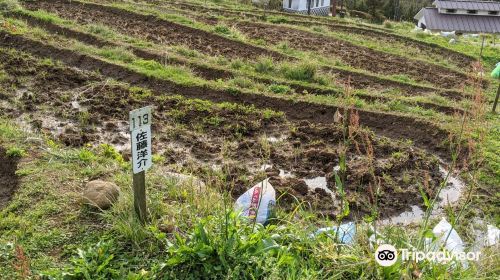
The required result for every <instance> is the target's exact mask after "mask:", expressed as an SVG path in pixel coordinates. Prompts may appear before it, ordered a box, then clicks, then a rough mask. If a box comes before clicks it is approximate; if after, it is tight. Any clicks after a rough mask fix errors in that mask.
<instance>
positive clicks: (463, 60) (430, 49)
mask: <svg viewBox="0 0 500 280" xmlns="http://www.w3.org/2000/svg"><path fill="white" fill-rule="evenodd" d="M147 2H155V3H156V4H158V5H165V4H169V5H172V6H175V7H182V8H184V9H187V10H190V11H192V10H196V11H200V12H205V13H206V12H211V13H212V15H213V14H214V13H215V14H218V15H223V16H231V17H241V16H244V17H246V18H251V19H254V20H265V19H266V15H269V14H270V13H271V14H275V15H281V16H283V18H279V19H276V21H277V22H279V23H286V24H293V25H300V26H307V27H309V26H325V27H328V28H329V29H330V30H332V31H334V32H337V31H340V32H343V33H348V34H358V35H362V36H366V37H367V38H370V39H373V38H375V39H378V40H384V41H386V42H387V43H391V42H397V43H401V44H403V45H405V46H408V47H410V48H414V49H417V50H419V51H420V52H425V53H428V54H429V55H430V56H435V55H437V56H440V57H442V58H445V59H447V60H448V61H449V62H451V63H453V64H455V65H457V66H460V67H463V66H464V65H466V66H467V65H470V64H472V63H473V62H475V61H477V58H475V57H472V56H469V55H466V54H463V53H460V52H457V51H454V50H451V49H448V48H445V47H443V46H440V45H437V44H434V43H428V42H424V41H419V40H416V39H413V38H410V37H406V36H402V35H398V34H395V33H391V32H389V31H388V30H381V29H380V30H379V29H376V28H368V27H362V26H354V25H348V24H341V23H338V22H334V21H332V20H330V21H328V20H323V19H318V18H317V17H304V16H297V15H295V14H283V13H275V12H270V11H261V10H253V11H248V12H245V11H239V10H230V9H223V8H213V7H212V8H209V7H205V6H201V5H197V4H194V3H177V2H163V1H147ZM200 17H205V18H206V19H207V20H208V19H209V18H210V20H211V22H212V23H213V16H211V17H208V16H205V15H204V14H200Z"/></svg>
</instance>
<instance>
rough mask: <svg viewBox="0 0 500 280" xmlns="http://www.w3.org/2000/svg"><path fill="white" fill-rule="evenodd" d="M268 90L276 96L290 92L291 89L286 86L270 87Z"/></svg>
mask: <svg viewBox="0 0 500 280" xmlns="http://www.w3.org/2000/svg"><path fill="white" fill-rule="evenodd" d="M269 90H270V91H272V92H274V93H277V94H285V93H289V92H291V89H290V87H289V86H287V85H270V86H269Z"/></svg>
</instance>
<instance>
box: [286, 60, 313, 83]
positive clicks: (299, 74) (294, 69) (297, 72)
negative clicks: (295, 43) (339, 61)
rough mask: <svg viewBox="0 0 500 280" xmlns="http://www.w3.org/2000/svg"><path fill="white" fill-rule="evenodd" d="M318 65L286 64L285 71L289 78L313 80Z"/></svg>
mask: <svg viewBox="0 0 500 280" xmlns="http://www.w3.org/2000/svg"><path fill="white" fill-rule="evenodd" d="M316 70H317V67H316V66H315V65H313V64H299V65H294V66H288V65H286V66H284V67H283V73H284V75H285V77H286V78H287V79H291V80H297V81H306V82H313V81H314V77H315V75H316Z"/></svg>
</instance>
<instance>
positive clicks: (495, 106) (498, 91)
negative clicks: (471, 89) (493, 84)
mask: <svg viewBox="0 0 500 280" xmlns="http://www.w3.org/2000/svg"><path fill="white" fill-rule="evenodd" d="M499 96H500V83H498V90H497V96H496V97H495V102H494V103H493V110H492V112H493V113H496V111H497V104H498V97H499Z"/></svg>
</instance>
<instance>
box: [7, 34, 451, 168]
mask: <svg viewBox="0 0 500 280" xmlns="http://www.w3.org/2000/svg"><path fill="white" fill-rule="evenodd" d="M0 38H1V40H0V45H1V46H4V47H9V48H15V49H17V50H22V51H26V52H28V53H31V54H33V55H36V56H41V57H49V58H52V59H55V60H60V61H62V62H64V63H65V64H67V65H70V66H73V67H77V68H80V69H83V70H89V71H97V72H99V73H101V74H102V75H104V76H108V77H111V78H113V79H116V80H119V81H123V82H127V83H129V84H132V85H137V86H141V87H145V88H150V89H152V90H154V91H156V92H160V93H164V94H167V93H175V94H180V95H183V96H185V97H188V98H199V99H204V100H210V101H212V102H232V103H239V104H245V105H255V106H256V107H257V108H269V109H272V110H275V111H281V112H284V113H285V114H286V116H287V117H288V118H289V119H290V120H292V121H300V120H307V121H310V122H314V123H332V120H333V119H334V114H335V112H336V111H337V109H338V108H337V107H335V106H331V105H322V104H316V103H311V102H306V101H291V100H286V99H282V98H276V97H271V96H265V95H256V94H247V93H234V91H221V90H215V89H212V88H208V87H203V86H184V85H179V84H175V83H173V82H171V81H167V80H160V79H157V78H153V77H148V76H146V75H143V74H140V73H137V72H134V71H132V70H129V69H127V68H125V67H122V66H119V65H116V64H112V63H108V62H105V61H102V60H99V59H97V58H94V57H91V56H88V55H84V54H79V53H76V52H74V51H71V50H67V49H59V48H56V47H54V46H51V45H46V44H43V43H41V42H38V41H34V40H31V39H28V38H25V37H22V36H20V35H15V34H9V33H6V32H0ZM359 116H360V124H361V125H363V126H366V127H368V128H370V129H372V130H373V131H374V132H376V133H378V134H380V135H383V136H387V137H389V138H394V139H410V140H412V141H413V142H414V143H415V145H416V146H417V147H420V148H424V149H426V150H429V151H432V152H433V153H435V154H437V155H439V156H441V157H443V158H445V159H448V158H449V153H448V152H447V148H446V147H444V146H443V141H444V140H446V139H447V137H448V132H447V131H446V130H443V129H441V128H439V127H437V126H436V125H434V124H431V123H429V122H426V121H423V120H418V119H415V118H412V117H407V116H399V115H393V114H387V113H380V112H371V111H359Z"/></svg>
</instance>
